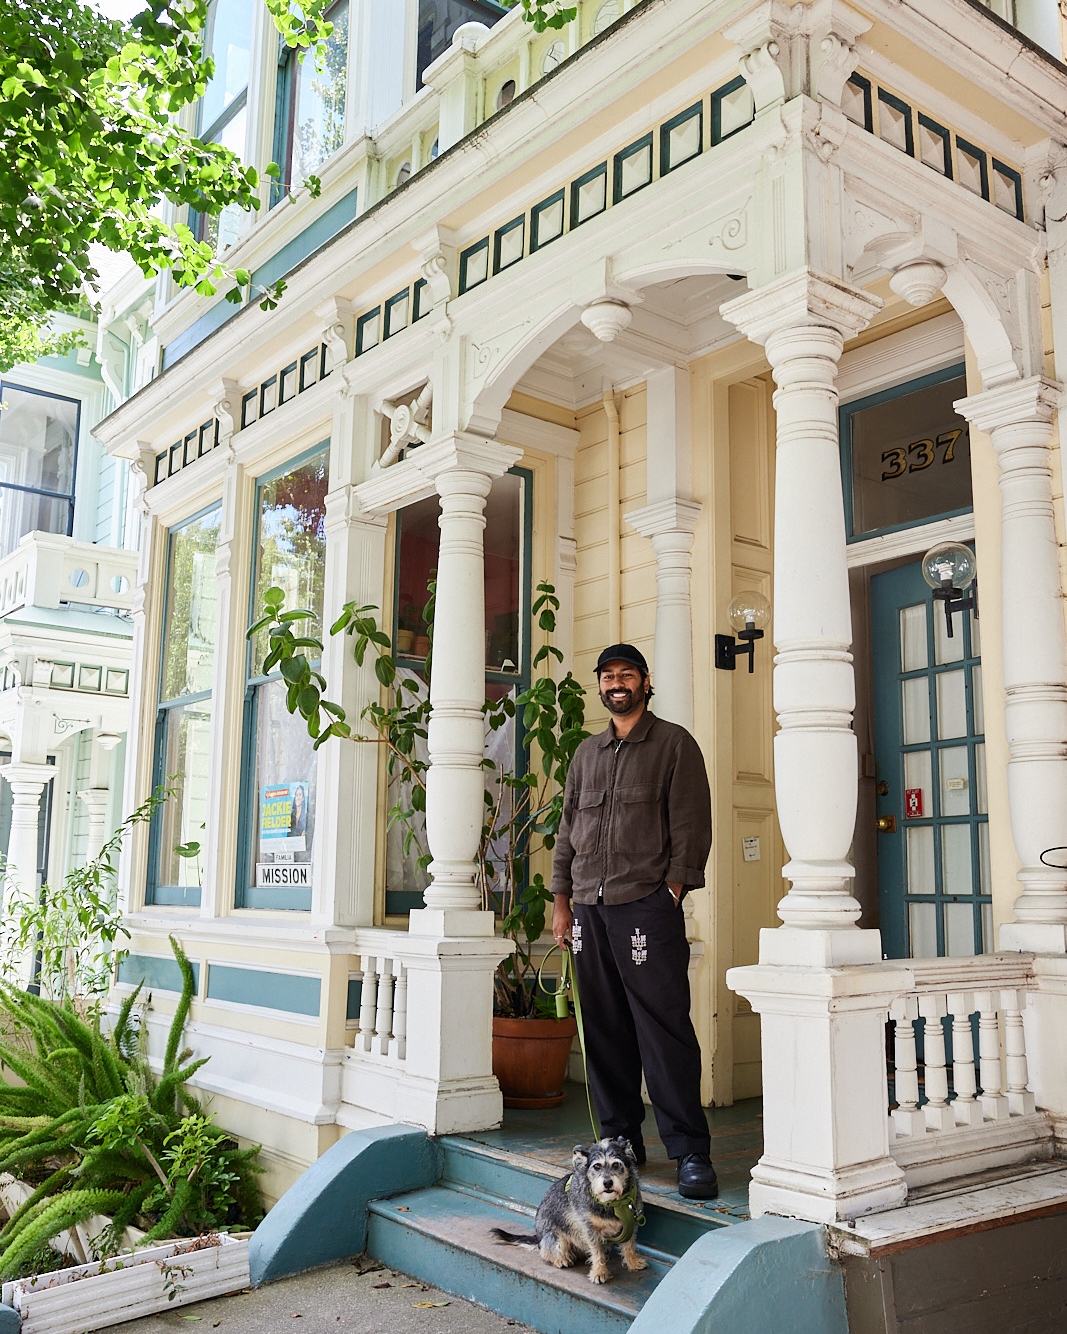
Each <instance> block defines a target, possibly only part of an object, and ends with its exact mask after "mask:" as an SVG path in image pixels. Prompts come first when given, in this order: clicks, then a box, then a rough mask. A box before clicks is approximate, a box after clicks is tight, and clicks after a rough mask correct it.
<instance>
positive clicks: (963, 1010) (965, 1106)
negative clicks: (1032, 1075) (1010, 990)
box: [947, 991, 982, 1126]
mask: <svg viewBox="0 0 1067 1334" xmlns="http://www.w3.org/2000/svg"><path fill="white" fill-rule="evenodd" d="M947 1000H948V1012H949V1014H950V1015H952V1087H953V1088H954V1089H955V1091H956V1097H955V1099H954V1100H953V1103H952V1112H953V1115H954V1116H955V1118H956V1124H957V1125H958V1126H980V1125H981V1124H982V1107H981V1104H980V1103H979V1102H978V1099H977V1098H976V1097H975V1093H976V1092H977V1089H978V1086H977V1084H976V1082H975V1077H974V1032H973V1030H972V1029H971V1015H972V1014H973V1013H974V1000H973V998H972V996H971V993H970V992H969V991H953V992H950V993H949V995H948V997H947Z"/></svg>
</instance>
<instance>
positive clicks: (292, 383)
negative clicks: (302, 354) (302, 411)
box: [278, 361, 299, 407]
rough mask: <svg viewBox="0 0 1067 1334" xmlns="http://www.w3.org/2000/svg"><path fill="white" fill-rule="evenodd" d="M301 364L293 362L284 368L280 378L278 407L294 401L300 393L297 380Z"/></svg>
mask: <svg viewBox="0 0 1067 1334" xmlns="http://www.w3.org/2000/svg"><path fill="white" fill-rule="evenodd" d="M298 365H299V363H298V362H296V361H291V362H290V363H289V365H288V366H283V367H282V369H281V372H280V373H279V376H278V407H281V406H282V404H283V403H288V402H289V401H290V400H291V399H294V398H295V397H296V395H297V393H298V392H299V390H298V385H299V381H298V379H297V367H298Z"/></svg>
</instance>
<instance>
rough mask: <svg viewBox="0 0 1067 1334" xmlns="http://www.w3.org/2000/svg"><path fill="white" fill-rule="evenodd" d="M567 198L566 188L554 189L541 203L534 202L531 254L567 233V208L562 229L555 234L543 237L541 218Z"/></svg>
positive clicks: (564, 211)
mask: <svg viewBox="0 0 1067 1334" xmlns="http://www.w3.org/2000/svg"><path fill="white" fill-rule="evenodd" d="M566 198H567V192H566V190H565V189H559V190H554V191H553V192H552V194H550V195H549V196H548V197H547V198H546V199H542V200H541V202H540V203H539V204H534V206H533V208H532V209H531V210H530V254H531V255H532V254H534V253H535V251H538V250H541V249H543V248H544V247H545V246H546V245H551V244H552V242H553V241H558V240H559V238H560V237H561V236H564V235H565V234H566V230H567V210H566V208H565V207H564V208H562V217H563V222H562V226H561V229H560V231H559V232H558V233H557V234H556V235H555V236H549V237H546V238H545V239H544V240H542V239H541V219H542V217H543V216H544V214H545V213H546V212H547V211H548V209H550V208H555V207H556V205H557V204H559V205H564V204H565V201H566Z"/></svg>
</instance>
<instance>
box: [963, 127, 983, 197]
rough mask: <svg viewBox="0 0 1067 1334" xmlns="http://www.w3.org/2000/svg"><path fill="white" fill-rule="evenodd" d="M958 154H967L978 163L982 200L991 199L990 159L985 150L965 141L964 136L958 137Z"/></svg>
mask: <svg viewBox="0 0 1067 1334" xmlns="http://www.w3.org/2000/svg"><path fill="white" fill-rule="evenodd" d="M956 152H957V153H966V154H967V156H968V157H973V158H974V159H975V161H976V162H977V163H978V170H979V172H980V174H981V180H982V198H983V199H988V198H989V159H988V157H987V156H986V153H985V149H984V148H978V147H976V146H975V145H974V144H972V143H971V142H970V141H969V140H967V139H964V138H963V136H962V135H959V134H957V135H956Z"/></svg>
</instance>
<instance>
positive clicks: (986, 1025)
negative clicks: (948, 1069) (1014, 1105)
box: [974, 991, 1010, 1121]
mask: <svg viewBox="0 0 1067 1334" xmlns="http://www.w3.org/2000/svg"><path fill="white" fill-rule="evenodd" d="M999 999H1000V997H999V993H998V992H995V991H976V992H975V993H974V1006H975V1009H976V1010H977V1011H978V1057H979V1062H980V1064H979V1072H978V1077H979V1079H980V1081H981V1084H982V1096H981V1099H980V1101H981V1104H982V1114H983V1116H984V1117H985V1119H986V1120H987V1121H1004V1120H1006V1119H1007V1117H1008V1116H1009V1115H1010V1113H1009V1110H1008V1100H1007V1098H1006V1097H1005V1096H1004V1085H1003V1078H1002V1075H1001V1070H1000V1025H999V1024H998V1022H997V1003H998V1001H999Z"/></svg>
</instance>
